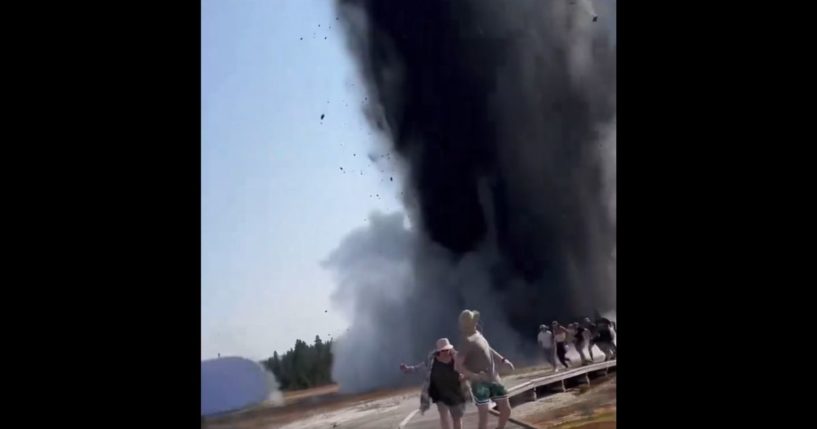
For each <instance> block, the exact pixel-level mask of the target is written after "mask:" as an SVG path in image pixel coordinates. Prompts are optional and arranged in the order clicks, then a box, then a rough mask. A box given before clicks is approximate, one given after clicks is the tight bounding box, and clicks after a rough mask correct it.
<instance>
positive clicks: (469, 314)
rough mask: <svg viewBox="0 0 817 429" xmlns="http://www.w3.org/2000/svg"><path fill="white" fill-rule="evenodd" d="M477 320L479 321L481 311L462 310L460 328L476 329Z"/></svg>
mask: <svg viewBox="0 0 817 429" xmlns="http://www.w3.org/2000/svg"><path fill="white" fill-rule="evenodd" d="M477 322H479V311H475V310H462V313H460V328H461V329H462V330H464V331H468V332H470V331H474V330H476V328H477Z"/></svg>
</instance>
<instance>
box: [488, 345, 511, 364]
mask: <svg viewBox="0 0 817 429" xmlns="http://www.w3.org/2000/svg"><path fill="white" fill-rule="evenodd" d="M491 354H492V355H494V359H499V361H500V362H502V363H504V364H506V365H508V366H509V367H511V369H514V368H513V364H512V363H511V361H509V360H508V359H507V358H505V356H502V355H501V354H499V353H498V352H497V351H496V350H494V348H493V347H491Z"/></svg>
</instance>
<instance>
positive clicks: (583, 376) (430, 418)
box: [398, 360, 616, 429]
mask: <svg viewBox="0 0 817 429" xmlns="http://www.w3.org/2000/svg"><path fill="white" fill-rule="evenodd" d="M615 366H616V361H615V360H611V361H607V362H598V363H593V364H590V365H585V366H579V367H576V368H570V369H567V370H561V371H559V372H555V373H551V374H548V375H545V376H542V377H537V378H533V379H530V380H526V381H524V382H521V383H519V384H516V385H514V386H512V387H510V388H508V395H509V396H510V398H511V401H512V402H514V399H522V398H520V397H522V396H525V398H524V399H527V400H536V389H537V388H538V387H540V386H548V385H553V384H559V385H560V386H561V387H562V390H563V391H564V390H565V389H566V388H565V381H566V380H571V379H579V380H581V381H583V382H585V383H587V384H590V373H593V372H603V373H605V374H606V373H607V372H608V371H609V370H610V368H613V367H615ZM467 410H468V411H466V413H465V416H463V427H475V425H476V418H477V413H476V407H473V406H469V407H468V408H467ZM492 413H493V410H492ZM493 414H494V415H496V414H495V413H493ZM489 424H490V423H489ZM439 427H440V423H439V416H438V415H437V410H436V409H434V407H432V408H431V409H429V410H428V412H426V413H425V415H424V416H420V415H419V414H418V413H417V412H416V411H415V412H412V413H411V414H409V415H408V416H406V418H405V419H403V421H402V422H401V423H400V425H398V429H438V428H439ZM505 427H506V429H530V428H533V426H530V425H528V424H526V423H525V422H523V421H519V420H516V419H514V418H513V414H511V420H510V421H508V424H507V425H506V426H505Z"/></svg>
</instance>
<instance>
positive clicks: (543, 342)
mask: <svg viewBox="0 0 817 429" xmlns="http://www.w3.org/2000/svg"><path fill="white" fill-rule="evenodd" d="M537 340H538V341H539V345H540V346H542V348H543V349H549V348H550V347H551V344H552V338H551V334H550V332H548V331H539V336H538V337H537Z"/></svg>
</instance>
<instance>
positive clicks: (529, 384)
mask: <svg viewBox="0 0 817 429" xmlns="http://www.w3.org/2000/svg"><path fill="white" fill-rule="evenodd" d="M614 366H616V361H615V360H610V361H607V362H599V363H592V364H590V365H585V366H580V367H576V368H571V369H568V370H565V371H560V372H556V373H553V374H549V375H546V376H544V377H539V378H534V379H533V380H528V381H526V382H524V383H520V384H517V385H516V386H513V387H511V388H509V389H508V396H511V397H513V396H516V395H520V394H523V393H525V392H528V391H534V392H535V389H536V388H537V387H539V386H545V385H548V384H553V383H561V384H562V390H564V389H565V385H564V382H565V380H568V379H571V378H574V377H580V376H584V379H585V381H586V382H587V384H590V376H589V374H590V373H591V372H596V371H604V372H605V373H606V372H607V371H609V369H610V368H612V367H614Z"/></svg>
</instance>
